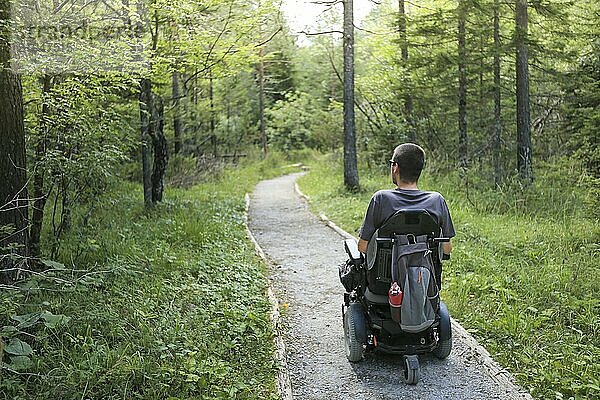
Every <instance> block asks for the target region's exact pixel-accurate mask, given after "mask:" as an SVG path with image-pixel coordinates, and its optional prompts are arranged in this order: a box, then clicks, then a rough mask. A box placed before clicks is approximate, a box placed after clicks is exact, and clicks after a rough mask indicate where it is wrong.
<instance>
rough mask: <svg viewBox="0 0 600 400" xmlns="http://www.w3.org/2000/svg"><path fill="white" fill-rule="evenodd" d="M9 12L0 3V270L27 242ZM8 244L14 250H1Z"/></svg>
mask: <svg viewBox="0 0 600 400" xmlns="http://www.w3.org/2000/svg"><path fill="white" fill-rule="evenodd" d="M10 10H11V2H10V1H9V0H0V138H1V140H0V182H2V184H0V227H5V226H10V227H11V228H12V232H11V233H6V232H4V233H3V232H2V231H0V269H1V270H4V269H6V268H12V267H14V266H15V265H16V264H17V263H18V262H19V261H20V260H18V258H19V257H20V256H27V245H28V239H29V238H28V236H29V235H28V230H27V227H28V215H27V212H28V211H27V210H28V204H27V201H28V200H27V170H26V164H25V163H26V158H25V127H24V121H23V118H24V117H23V91H22V87H21V78H20V77H19V75H17V74H16V73H15V72H14V71H13V70H12V69H11V65H10ZM9 244H16V245H17V247H16V248H14V249H12V250H6V249H3V248H5V247H7V245H9ZM8 254H12V255H15V256H16V258H15V257H12V256H10V255H8ZM17 277H18V276H17V275H16V274H14V273H11V272H6V271H3V272H2V273H1V275H0V279H2V280H5V281H10V280H13V279H16V278H17Z"/></svg>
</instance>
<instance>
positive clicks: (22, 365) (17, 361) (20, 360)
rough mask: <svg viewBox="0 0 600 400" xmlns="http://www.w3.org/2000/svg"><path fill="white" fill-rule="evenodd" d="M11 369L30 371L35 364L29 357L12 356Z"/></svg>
mask: <svg viewBox="0 0 600 400" xmlns="http://www.w3.org/2000/svg"><path fill="white" fill-rule="evenodd" d="M9 365H10V367H11V368H12V369H14V370H16V371H19V370H23V369H28V368H31V367H32V366H33V362H32V361H31V359H30V358H29V357H27V356H11V357H10V364H9Z"/></svg>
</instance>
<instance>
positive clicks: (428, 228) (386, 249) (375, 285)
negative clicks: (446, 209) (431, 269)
mask: <svg viewBox="0 0 600 400" xmlns="http://www.w3.org/2000/svg"><path fill="white" fill-rule="evenodd" d="M407 234H410V235H413V236H414V238H415V239H417V238H420V239H421V240H422V239H423V238H424V237H425V236H426V237H427V238H434V237H439V236H440V234H441V228H440V226H439V224H438V222H437V220H436V219H435V218H434V217H433V216H432V215H431V214H430V213H429V212H428V211H427V210H400V211H397V212H396V213H395V214H393V215H392V216H391V217H389V218H388V219H387V220H386V221H385V222H384V223H383V225H382V226H381V227H380V228H379V229H377V231H376V232H375V234H374V235H373V238H372V239H371V240H370V241H369V247H368V251H367V281H368V286H369V290H370V291H371V292H373V293H375V294H381V295H383V294H387V292H388V290H389V288H390V284H391V283H392V276H391V265H392V247H393V244H392V243H391V242H386V241H384V240H377V239H385V238H393V237H394V236H395V235H407ZM427 245H428V246H430V247H431V250H432V252H433V253H434V257H433V258H434V260H435V259H437V248H436V246H433V245H432V243H429V241H427Z"/></svg>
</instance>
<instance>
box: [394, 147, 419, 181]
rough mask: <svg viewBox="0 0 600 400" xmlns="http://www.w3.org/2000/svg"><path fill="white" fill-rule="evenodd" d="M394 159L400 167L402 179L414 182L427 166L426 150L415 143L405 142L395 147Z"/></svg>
mask: <svg viewBox="0 0 600 400" xmlns="http://www.w3.org/2000/svg"><path fill="white" fill-rule="evenodd" d="M392 161H393V162H395V163H396V164H398V167H399V168H400V179H401V180H402V181H404V182H407V183H414V182H417V181H418V180H419V177H420V176H421V171H422V170H423V167H424V166H425V151H424V150H423V149H422V148H421V146H418V145H416V144H414V143H404V144H401V145H400V146H398V147H396V148H395V149H394V154H393V155H392Z"/></svg>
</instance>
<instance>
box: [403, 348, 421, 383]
mask: <svg viewBox="0 0 600 400" xmlns="http://www.w3.org/2000/svg"><path fill="white" fill-rule="evenodd" d="M403 364H404V365H403V371H402V381H403V382H404V383H406V384H408V385H416V384H417V383H418V382H419V378H420V377H421V366H420V365H419V358H418V357H417V356H415V355H411V356H404V362H403Z"/></svg>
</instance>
